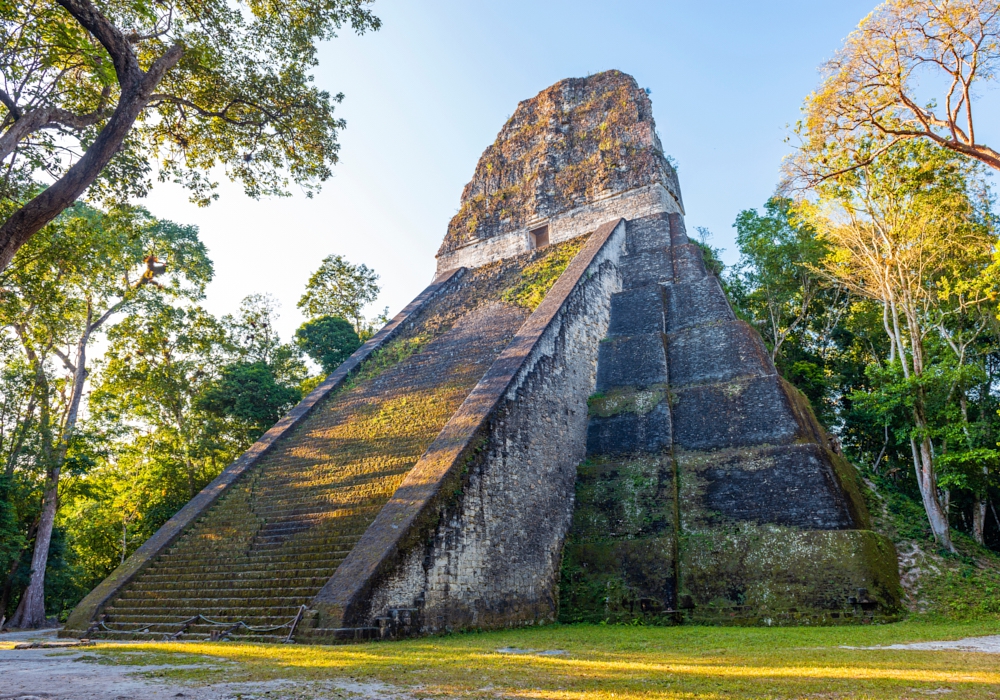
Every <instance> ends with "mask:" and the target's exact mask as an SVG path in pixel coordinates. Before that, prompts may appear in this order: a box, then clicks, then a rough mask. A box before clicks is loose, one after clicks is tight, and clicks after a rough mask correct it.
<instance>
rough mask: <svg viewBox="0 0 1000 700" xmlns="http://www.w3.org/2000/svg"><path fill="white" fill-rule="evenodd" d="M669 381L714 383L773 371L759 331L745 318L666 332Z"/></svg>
mask: <svg viewBox="0 0 1000 700" xmlns="http://www.w3.org/2000/svg"><path fill="white" fill-rule="evenodd" d="M667 357H668V361H667V365H668V366H669V368H670V385H671V386H672V387H678V388H679V387H685V386H689V385H692V384H712V383H715V382H724V381H728V380H730V379H737V378H740V377H763V376H766V375H768V374H774V372H775V370H774V365H773V364H772V362H771V356H770V355H769V354H768V352H767V348H765V347H764V342H763V341H762V340H761V339H760V335H759V334H758V333H757V331H755V330H754V329H753V328H751V327H750V326H749V325H748V324H747V323H745V322H743V321H730V322H728V323H712V324H706V325H703V326H694V327H690V328H685V329H683V330H681V331H678V332H677V333H671V334H670V335H668V336H667Z"/></svg>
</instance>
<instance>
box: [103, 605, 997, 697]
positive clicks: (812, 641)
mask: <svg viewBox="0 0 1000 700" xmlns="http://www.w3.org/2000/svg"><path fill="white" fill-rule="evenodd" d="M998 632H1000V623H997V622H979V623H947V624H926V623H924V624H921V623H898V624H893V625H878V626H870V627H813V628H780V629H778V628H731V627H730V628H722V627H695V626H692V627H673V628H663V627H631V626H613V625H609V626H602V625H566V626H548V627H541V628H533V629H521V630H511V631H504V632H488V633H468V634H456V635H451V636H446V637H431V638H424V639H416V640H409V641H404V642H391V643H369V644H361V645H351V646H325V647H324V646H299V645H262V644H238V643H207V642H206V643H197V644H191V643H140V644H117V645H116V644H104V645H99V646H98V647H96V648H95V649H94V650H93V652H92V653H94V654H97V655H99V656H101V657H102V658H103V659H104V661H105V662H114V663H121V664H130V665H138V664H141V665H146V664H157V665H161V664H163V665H182V664H183V665H185V666H187V667H186V668H183V669H174V670H170V669H167V670H165V671H164V677H166V678H169V679H173V680H187V681H193V682H198V683H208V682H212V683H218V682H224V681H265V680H272V679H289V680H298V681H312V680H324V679H335V678H342V679H356V680H359V681H362V682H367V681H377V682H382V683H386V684H389V685H391V686H396V687H398V688H401V689H407V690H409V691H410V692H412V693H413V694H414V695H416V696H417V697H432V698H433V697H449V698H545V699H550V698H552V699H557V698H558V699H566V700H605V699H610V698H617V699H619V700H622V699H624V700H633V699H635V700H638V699H643V700H648V699H652V698H719V699H721V698H802V697H812V698H838V699H839V698H916V697H923V696H925V695H928V694H932V695H936V694H947V697H949V698H984V699H985V698H995V697H996V692H997V688H1000V655H990V654H976V653H968V652H953V651H914V650H886V649H859V648H845V647H869V646H878V645H888V644H897V643H907V642H918V641H929V640H944V639H960V638H962V637H966V636H974V635H986V634H996V633H998ZM511 647H514V648H518V649H522V650H533V652H532V653H523V654H504V653H500V652H499V651H498V650H500V649H504V648H511ZM88 651H90V650H88ZM543 651H550V652H552V651H559V652H565V653H563V654H554V655H542V654H539V653H538V652H543ZM136 652H142V653H138V654H137V653H136ZM199 659H200V661H199ZM219 661H228V662H230V663H223V664H220V663H219ZM192 663H195V664H196V665H195V667H194V668H192V667H191V664H192ZM202 664H204V665H202Z"/></svg>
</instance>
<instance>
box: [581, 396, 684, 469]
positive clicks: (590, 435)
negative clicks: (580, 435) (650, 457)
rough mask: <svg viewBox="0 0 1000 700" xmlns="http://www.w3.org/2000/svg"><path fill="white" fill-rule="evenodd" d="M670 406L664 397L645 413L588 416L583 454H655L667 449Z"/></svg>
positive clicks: (668, 445) (669, 431)
mask: <svg viewBox="0 0 1000 700" xmlns="http://www.w3.org/2000/svg"><path fill="white" fill-rule="evenodd" d="M670 444H671V425H670V407H669V405H668V400H667V398H666V397H664V399H663V400H662V401H660V402H659V403H658V404H656V406H654V407H653V409H652V410H651V411H649V412H647V413H631V412H623V413H618V414H615V415H611V416H592V417H591V419H590V422H589V423H588V424H587V454H591V455H613V454H628V453H632V452H651V453H657V452H660V451H662V450H668V449H670Z"/></svg>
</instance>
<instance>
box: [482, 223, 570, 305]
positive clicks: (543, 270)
mask: <svg viewBox="0 0 1000 700" xmlns="http://www.w3.org/2000/svg"><path fill="white" fill-rule="evenodd" d="M588 238H589V236H579V237H578V238H574V239H572V240H570V241H567V242H565V243H562V244H560V245H556V246H552V247H551V248H548V249H547V251H546V252H545V253H544V254H543V256H542V257H541V258H540V259H539V260H536V261H535V262H533V263H530V264H528V265H526V266H525V267H524V269H523V270H521V281H520V282H519V283H518V284H516V285H514V286H513V287H512V288H511V289H508V290H506V291H505V292H504V293H503V294H502V295H501V298H502V299H503V300H504V301H506V302H509V303H511V304H517V305H519V306H523V307H525V308H526V309H531V310H532V311H534V310H535V309H536V308H538V305H539V304H541V303H542V299H544V298H545V295H546V294H548V293H549V290H550V289H551V288H552V285H554V284H555V283H556V280H557V279H559V276H560V275H561V274H562V273H563V272H564V271H565V270H566V268H567V267H568V266H569V263H570V261H571V260H573V258H575V257H576V254H577V253H579V252H580V249H581V248H583V245H584V243H586V242H587V239H588Z"/></svg>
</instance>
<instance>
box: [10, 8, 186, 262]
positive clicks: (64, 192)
mask: <svg viewBox="0 0 1000 700" xmlns="http://www.w3.org/2000/svg"><path fill="white" fill-rule="evenodd" d="M58 2H59V4H60V5H62V6H63V7H64V8H66V10H67V11H68V12H69V13H70V14H71V15H73V17H74V18H75V19H76V20H77V21H78V22H79V23H80V24H81V25H82V26H83V27H84V28H86V29H87V30H88V31H89V32H90V33H91V34H93V35H94V36H95V37H96V38H97V40H98V41H100V42H101V44H102V45H103V46H104V47H105V48H106V49H107V51H108V53H109V54H110V55H111V58H112V61H113V62H114V66H115V71H116V73H117V75H118V82H119V84H120V85H121V96H120V98H119V100H118V105H117V106H116V107H115V110H114V112H113V113H112V115H111V118H110V119H109V120H108V123H107V124H106V125H105V126H104V128H103V129H101V132H100V134H98V136H97V138H96V139H95V140H94V143H93V144H92V145H91V146H90V148H88V149H87V152H86V153H84V155H83V157H81V158H80V160H78V161H77V162H76V163H75V164H74V165H73V166H72V167H71V168H70V169H69V170H67V171H66V173H65V174H64V175H63V176H62V177H61V178H59V179H58V180H57V181H56V182H55V183H54V184H52V185H51V186H50V187H48V188H47V189H46V190H44V191H43V192H42V193H41V194H39V195H38V196H36V197H35V198H34V199H32V200H31V201H29V202H28V203H27V204H25V205H24V206H23V207H21V208H20V209H19V210H17V211H16V212H14V214H13V215H12V216H11V217H10V218H9V219H7V221H5V222H4V223H3V225H2V226H0V271H2V270H4V269H6V267H7V266H8V265H9V264H10V261H11V260H12V259H13V258H14V254H15V253H16V252H17V250H18V248H20V247H21V246H22V245H24V243H25V242H26V241H27V240H28V239H29V238H31V236H32V235H34V234H35V233H36V232H37V231H38V230H39V229H41V228H42V227H43V226H45V225H46V224H47V223H49V222H50V221H52V220H53V219H54V218H55V217H56V216H58V215H59V213H60V212H62V211H63V210H64V209H66V207H68V206H69V205H71V204H72V203H73V202H74V201H76V199H77V198H78V197H79V196H80V195H82V194H83V193H84V191H86V189H87V188H88V187H89V186H90V185H91V184H92V183H93V182H94V180H96V179H97V177H98V176H99V175H100V173H101V170H103V169H104V166H106V165H107V164H108V162H109V161H110V160H111V159H112V158H113V157H114V155H115V153H117V152H118V149H119V148H121V145H122V142H123V141H124V140H125V137H126V136H127V135H128V132H129V131H130V130H131V129H132V125H133V124H134V123H135V120H136V118H137V117H138V116H139V113H140V112H141V111H142V110H143V109H144V108H145V107H146V104H147V103H148V101H149V96H150V95H151V94H152V93H153V90H154V89H155V88H156V86H157V85H158V84H159V82H160V81H161V80H162V79H163V76H164V75H165V74H166V73H167V71H169V70H170V69H171V68H173V67H174V66H175V65H176V64H177V62H178V61H179V60H180V58H181V56H182V54H183V53H184V49H183V47H182V46H181V45H179V44H174V45H173V46H171V47H170V48H169V49H167V50H166V51H165V52H164V53H163V55H162V56H160V57H159V58H158V59H157V60H156V61H155V62H154V63H153V65H152V66H150V68H149V70H148V71H146V72H145V73H144V72H143V71H142V69H141V68H140V67H139V63H138V60H137V59H136V57H135V54H134V53H133V52H132V47H131V46H130V45H129V43H128V40H127V39H126V38H125V36H124V35H123V34H122V33H121V32H120V31H119V30H118V29H117V28H116V27H115V26H114V25H112V24H111V22H110V21H108V20H107V18H105V17H104V15H102V14H101V13H100V12H99V11H98V10H97V8H96V7H94V5H93V4H92V3H91V2H89V0H58Z"/></svg>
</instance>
